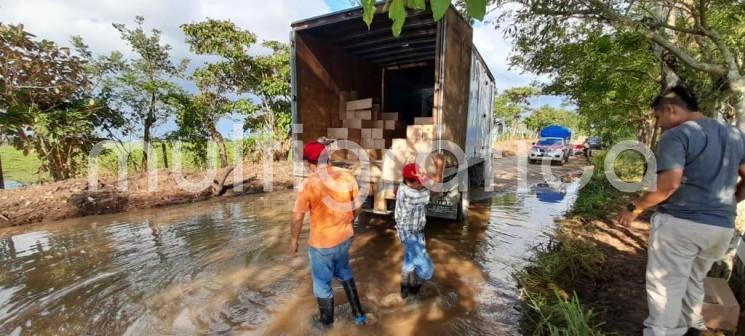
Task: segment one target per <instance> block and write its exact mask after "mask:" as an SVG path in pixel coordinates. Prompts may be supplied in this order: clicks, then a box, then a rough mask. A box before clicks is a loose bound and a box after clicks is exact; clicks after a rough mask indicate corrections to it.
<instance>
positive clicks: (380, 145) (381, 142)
mask: <svg viewBox="0 0 745 336" xmlns="http://www.w3.org/2000/svg"><path fill="white" fill-rule="evenodd" d="M373 143H374V147H373V148H375V149H386V148H387V147H389V144H390V141H389V140H388V139H373Z"/></svg>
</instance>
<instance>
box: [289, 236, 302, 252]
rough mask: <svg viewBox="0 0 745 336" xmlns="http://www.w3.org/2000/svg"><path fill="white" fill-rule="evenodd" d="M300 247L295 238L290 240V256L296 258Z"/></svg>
mask: <svg viewBox="0 0 745 336" xmlns="http://www.w3.org/2000/svg"><path fill="white" fill-rule="evenodd" d="M299 246H300V243H299V242H298V240H297V239H295V238H293V239H292V240H290V254H291V255H293V256H294V255H295V254H296V253H297V250H298V247H299Z"/></svg>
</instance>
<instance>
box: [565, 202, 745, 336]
mask: <svg viewBox="0 0 745 336" xmlns="http://www.w3.org/2000/svg"><path fill="white" fill-rule="evenodd" d="M629 200H630V198H629ZM619 203H620V202H619ZM617 210H618V209H608V211H609V214H608V217H607V219H602V220H593V221H582V220H580V219H577V218H569V219H566V220H563V221H561V222H560V225H561V227H562V229H563V231H564V232H566V233H569V235H571V237H573V238H578V239H583V240H587V241H590V242H593V243H594V244H596V246H597V247H598V248H599V249H600V250H601V251H602V252H603V253H604V255H605V261H604V263H603V266H602V269H601V270H600V271H599V272H598V273H597V274H595V275H594V276H592V278H591V279H585V280H589V281H579V282H577V283H575V284H574V285H575V287H574V288H572V289H573V290H575V291H577V293H578V295H579V297H580V299H581V301H582V303H583V304H584V305H586V306H588V307H590V308H592V309H593V311H595V312H596V313H598V314H599V317H600V319H599V320H600V321H603V323H604V326H603V330H606V331H608V332H611V333H614V334H615V335H639V334H641V332H642V328H643V322H644V319H645V318H646V317H647V312H648V310H647V300H646V298H647V294H646V290H645V272H646V266H647V239H648V237H649V231H650V224H649V221H650V216H651V213H649V212H648V213H645V214H643V215H642V216H641V217H640V218H639V219H638V220H636V221H634V222H633V223H632V224H631V225H630V226H628V227H626V226H621V225H618V224H616V222H615V221H614V220H612V218H614V216H615V212H616V211H617ZM733 289H735V292H738V290H737V288H735V286H733ZM743 300H745V295H742V294H740V295H739V297H738V301H740V302H741V304H742V302H745V301H743ZM740 320H741V321H743V315H741V316H740ZM740 329H742V323H741V327H740ZM740 332H743V331H742V330H741V331H740ZM705 335H714V336H720V335H721V336H723V335H727V334H725V333H724V332H721V331H716V332H714V331H712V332H709V333H706V334H705ZM737 335H741V334H739V333H738V334H737Z"/></svg>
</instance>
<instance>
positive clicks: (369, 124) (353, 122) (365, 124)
mask: <svg viewBox="0 0 745 336" xmlns="http://www.w3.org/2000/svg"><path fill="white" fill-rule="evenodd" d="M342 125H343V126H344V127H346V128H358V129H362V128H374V127H375V122H374V121H372V120H360V119H347V120H343V121H342Z"/></svg>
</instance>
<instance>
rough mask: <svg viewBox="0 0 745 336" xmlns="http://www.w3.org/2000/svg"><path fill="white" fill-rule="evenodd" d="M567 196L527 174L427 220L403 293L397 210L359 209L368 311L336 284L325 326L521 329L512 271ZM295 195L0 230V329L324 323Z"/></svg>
mask: <svg viewBox="0 0 745 336" xmlns="http://www.w3.org/2000/svg"><path fill="white" fill-rule="evenodd" d="M575 195H576V184H568V185H564V186H563V187H560V188H551V187H548V186H545V185H537V186H536V185H533V187H531V188H530V190H528V191H525V192H521V193H515V192H509V193H505V194H501V195H497V196H494V197H491V198H488V199H487V200H486V201H484V202H479V203H476V204H472V210H471V215H470V217H469V220H468V222H467V223H453V222H440V221H432V222H430V223H429V224H428V228H427V232H426V236H427V247H428V249H429V251H430V255H431V256H432V258H433V262H434V265H435V274H434V280H433V281H432V282H431V283H429V284H427V285H425V286H424V287H423V288H422V292H421V295H420V298H419V299H418V300H416V301H415V302H409V303H406V302H404V301H401V300H400V298H399V295H398V292H399V281H400V262H401V254H402V250H401V246H400V244H399V243H398V240H397V239H396V237H395V231H394V228H393V225H392V223H391V219H390V218H389V217H382V216H376V215H363V217H361V218H360V220H359V223H358V225H356V227H355V230H356V237H355V240H354V244H353V247H352V251H351V256H352V269H353V272H354V274H355V278H356V280H357V286H358V288H359V291H360V295H361V297H362V304H363V307H364V308H365V309H366V311H367V312H368V313H369V317H370V320H371V322H370V324H368V325H367V326H363V327H359V326H356V325H354V324H353V323H352V322H351V320H350V319H351V313H350V309H349V306H348V305H347V303H346V297H345V296H344V292H343V290H342V288H341V285H340V284H338V283H335V285H334V290H335V295H336V322H335V324H334V326H333V327H332V328H331V329H330V330H327V331H326V332H327V333H329V334H335V335H349V334H350V333H351V334H369V335H380V334H388V335H416V334H421V335H424V334H426V335H436V334H453V333H457V334H491V335H514V334H517V333H518V331H517V323H518V319H519V313H518V312H517V310H516V309H515V307H516V302H517V299H518V292H517V289H516V288H515V282H514V280H513V279H512V277H511V273H512V271H513V270H514V267H516V265H518V264H519V263H520V262H521V261H522V260H523V259H524V258H525V257H526V256H528V255H529V253H530V251H529V249H530V247H531V246H533V245H535V244H537V243H539V242H541V241H544V240H545V239H546V234H547V233H548V232H551V230H552V228H553V227H554V222H553V219H554V218H555V217H556V216H560V215H561V214H562V213H563V212H564V211H566V210H568V208H569V207H570V205H571V204H572V203H573V201H574V199H575ZM293 200H294V194H293V193H292V192H291V191H281V192H275V193H271V194H265V195H254V196H245V197H238V198H232V199H229V200H225V201H208V202H203V203H197V204H192V205H184V206H176V207H169V208H162V209H153V210H148V211H137V212H131V213H126V214H116V215H106V216H95V217H86V218H80V219H74V220H68V221H61V222H56V223H50V224H41V225H31V226H26V227H20V228H10V229H3V230H2V231H0V265H1V266H2V268H3V270H2V273H1V275H0V334H3V335H8V334H9V335H37V334H38V335H49V334H56V335H79V334H89V335H91V334H92V335H119V334H124V335H152V334H159V335H190V334H231V335H242V334H247V335H252V334H271V335H307V334H321V333H322V332H321V331H320V329H318V328H317V326H316V325H315V324H314V322H312V316H313V314H314V313H316V303H315V299H314V298H313V295H312V291H311V280H310V274H309V268H308V260H307V254H305V253H299V254H298V255H297V256H295V257H292V256H290V255H288V253H287V252H286V250H287V241H288V237H289V223H290V217H291V214H290V209H291V206H292V202H293ZM303 236H304V239H307V226H306V231H305V232H304V233H303ZM302 251H304V248H303V249H302Z"/></svg>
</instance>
